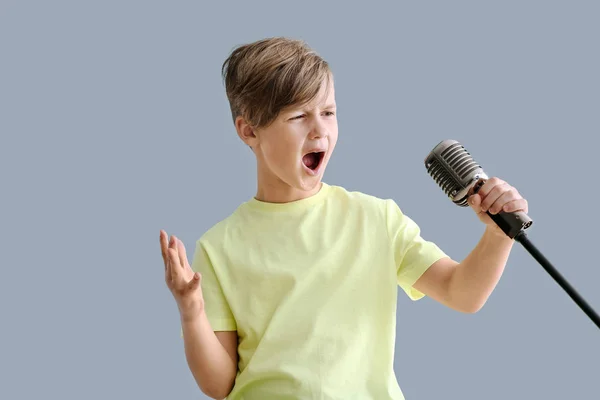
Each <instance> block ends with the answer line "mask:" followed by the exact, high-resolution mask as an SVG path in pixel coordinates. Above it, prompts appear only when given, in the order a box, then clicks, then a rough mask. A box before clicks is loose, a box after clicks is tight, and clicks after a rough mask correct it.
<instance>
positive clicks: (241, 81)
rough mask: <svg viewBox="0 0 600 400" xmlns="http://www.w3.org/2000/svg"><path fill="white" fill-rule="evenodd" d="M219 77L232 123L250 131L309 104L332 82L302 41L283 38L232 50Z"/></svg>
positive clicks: (326, 68) (327, 68) (319, 59)
mask: <svg viewBox="0 0 600 400" xmlns="http://www.w3.org/2000/svg"><path fill="white" fill-rule="evenodd" d="M221 73H222V77H223V81H224V83H225V90H226V93H227V99H228V100H229V106H230V109H231V114H232V117H233V120H234V123H235V120H236V118H237V117H238V116H242V117H243V118H244V119H245V120H246V121H247V122H248V124H250V125H251V126H253V127H254V128H263V127H267V126H268V125H270V124H271V123H272V122H273V121H274V120H275V119H276V118H277V116H278V115H279V113H280V112H281V111H282V110H284V109H285V108H287V107H289V106H292V105H299V104H306V103H309V102H310V101H312V100H313V99H314V98H315V97H316V96H317V95H318V94H319V91H320V90H321V88H322V85H323V83H328V82H329V80H330V79H332V73H331V69H330V66H329V64H328V63H327V61H325V60H324V59H323V58H322V57H320V56H319V55H318V54H317V53H316V52H315V51H314V50H313V49H311V48H310V47H309V46H308V45H307V44H306V43H305V42H304V41H302V40H296V39H289V38H284V37H273V38H267V39H262V40H258V41H255V42H252V43H248V44H244V45H241V46H239V47H237V48H235V49H234V50H233V51H232V52H231V53H230V54H229V56H228V57H227V59H226V60H225V61H224V62H223V66H222V68H221ZM326 87H329V86H328V85H327V86H326Z"/></svg>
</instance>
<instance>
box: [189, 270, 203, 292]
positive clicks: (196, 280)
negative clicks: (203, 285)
mask: <svg viewBox="0 0 600 400" xmlns="http://www.w3.org/2000/svg"><path fill="white" fill-rule="evenodd" d="M201 281H202V276H201V275H200V273H199V272H195V273H194V276H193V277H192V279H191V280H190V282H189V283H188V290H190V291H194V290H196V289H197V288H198V286H200V282H201Z"/></svg>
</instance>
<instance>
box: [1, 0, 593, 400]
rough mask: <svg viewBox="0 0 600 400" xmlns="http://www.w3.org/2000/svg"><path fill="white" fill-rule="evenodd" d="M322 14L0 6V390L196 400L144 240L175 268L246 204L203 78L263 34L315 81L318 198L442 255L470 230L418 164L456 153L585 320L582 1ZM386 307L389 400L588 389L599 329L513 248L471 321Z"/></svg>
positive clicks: (587, 96)
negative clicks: (503, 195)
mask: <svg viewBox="0 0 600 400" xmlns="http://www.w3.org/2000/svg"><path fill="white" fill-rule="evenodd" d="M390 3H391V2H390ZM345 4H346V5H343V6H342V5H341V3H338V4H335V5H334V4H330V3H329V2H300V3H298V2H289V3H285V4H284V3H277V2H271V3H260V2H253V3H252V4H250V3H242V2H240V3H232V2H223V3H221V5H218V6H216V5H211V6H206V5H201V4H200V2H198V1H169V2H167V1H163V2H158V1H95V2H90V1H87V2H83V1H36V2H34V1H16V0H13V1H6V0H4V1H2V2H0V57H1V58H0V61H1V62H0V133H1V134H2V142H1V143H2V145H1V146H0V152H1V153H0V156H1V157H0V163H1V171H2V172H1V178H2V186H1V187H2V196H1V200H0V201H1V203H2V207H1V210H2V218H1V221H2V222H1V226H2V229H1V233H0V235H1V239H2V240H1V241H0V243H1V245H0V246H1V251H2V277H1V278H0V307H1V316H2V319H1V330H0V332H1V333H0V335H1V341H0V381H1V383H0V397H1V398H3V399H11V400H12V399H37V398H50V397H52V398H61V399H107V398H111V399H132V398H136V399H167V398H169V399H175V398H177V399H194V398H203V397H202V396H201V395H200V396H199V390H198V389H197V388H196V386H195V383H194V381H193V379H192V377H191V374H190V373H189V371H188V369H187V365H186V363H185V358H184V354H183V350H182V341H181V339H180V336H179V329H180V328H179V325H178V323H179V320H178V314H177V310H176V306H175V303H174V301H173V300H172V297H171V294H170V293H169V291H168V289H167V288H166V286H165V284H164V281H163V266H162V261H161V257H160V252H159V245H158V233H159V229H161V228H162V229H165V230H166V231H167V232H168V233H174V234H177V235H179V237H180V238H181V239H182V240H183V241H184V243H185V244H186V246H187V248H188V256H190V257H191V254H190V251H189V250H190V249H193V245H194V242H195V240H196V239H197V238H199V237H200V235H202V233H203V232H204V231H205V230H207V229H208V228H209V227H210V226H212V225H213V224H214V223H216V222H217V221H218V220H220V219H222V218H225V217H226V216H227V215H228V214H229V213H230V212H231V211H233V209H234V208H235V207H236V206H237V205H238V204H239V203H240V202H242V201H245V200H247V199H248V198H249V197H251V196H252V195H254V193H255V192H254V191H255V168H254V160H253V156H252V154H251V153H250V151H249V150H248V149H247V148H246V147H245V146H244V145H243V144H242V142H241V141H240V140H239V139H238V138H237V136H236V134H235V131H234V128H233V125H232V123H231V120H230V117H229V109H228V105H227V102H226V98H225V94H224V88H223V85H222V82H221V78H220V75H219V74H220V67H221V63H222V61H223V60H224V58H225V57H226V56H227V54H228V52H229V51H230V50H231V49H232V48H233V47H234V46H236V45H238V44H242V43H246V42H249V41H253V40H256V39H260V38H263V37H267V36H278V35H284V36H290V37H296V38H302V39H305V40H307V41H308V42H309V44H311V45H312V47H314V48H315V49H316V50H317V51H318V52H319V53H321V54H322V55H323V56H324V57H325V58H326V59H328V60H329V61H330V63H331V65H332V67H333V69H334V72H335V74H336V81H337V101H338V106H339V126H340V139H339V144H338V147H337V150H336V153H335V154H334V157H333V160H332V162H331V163H330V166H329V169H328V170H327V172H326V176H325V178H326V179H325V180H326V181H327V182H328V183H330V184H336V185H342V186H345V187H347V188H348V189H351V190H360V191H363V192H367V193H370V194H373V195H376V196H380V197H392V198H394V199H395V200H396V201H397V202H398V203H399V204H400V206H401V207H402V208H403V210H404V211H405V212H406V213H407V214H409V215H410V216H412V217H413V218H414V219H415V220H416V221H417V222H418V223H419V224H420V226H421V227H422V230H423V234H424V235H425V236H426V237H427V238H429V239H431V240H434V241H436V242H437V243H438V244H439V245H440V246H441V247H442V248H444V249H445V250H446V251H447V252H448V253H449V254H450V255H452V256H453V257H454V258H456V259H462V258H463V257H464V256H466V255H467V253H468V252H469V251H470V250H471V249H472V247H473V246H474V245H475V244H476V242H477V240H478V239H479V236H480V234H481V233H482V230H483V227H482V225H481V224H480V223H479V221H478V220H477V219H476V217H475V216H474V215H473V213H472V212H471V211H470V210H468V209H461V208H458V207H456V206H454V205H453V204H452V203H451V202H450V201H449V200H448V199H446V198H445V197H444V195H443V193H442V192H441V191H440V190H439V189H438V188H437V186H435V184H434V183H433V181H432V180H431V179H430V178H429V176H428V175H427V174H426V172H425V170H424V166H423V159H424V157H425V155H426V154H427V153H428V152H429V151H430V149H431V148H432V147H433V146H434V145H435V144H437V143H438V142H439V141H440V140H443V139H446V138H453V139H457V140H459V141H461V142H462V143H463V144H464V145H465V146H466V147H467V149H468V150H470V151H471V153H472V154H473V155H474V157H475V158H476V159H477V160H478V161H479V162H480V163H481V164H482V165H483V166H484V168H485V170H486V171H487V172H488V173H489V174H490V175H498V176H500V177H502V178H504V179H506V180H507V181H509V182H510V183H512V184H513V185H515V186H516V187H517V188H518V189H519V190H520V191H521V192H522V193H523V195H524V196H525V197H526V198H527V199H528V200H529V201H530V215H531V217H532V218H533V219H534V220H535V225H534V227H532V228H531V230H530V237H531V239H532V240H533V241H534V242H535V243H536V244H537V245H538V246H539V248H540V249H541V250H542V251H543V252H544V254H546V255H547V256H548V258H549V259H550V260H551V261H552V262H553V263H555V265H556V266H557V268H558V269H559V270H560V271H561V272H562V273H563V274H564V276H565V277H566V278H567V279H568V280H569V281H570V282H571V283H572V284H573V285H574V286H575V287H576V288H577V289H578V290H579V292H580V293H581V294H582V295H583V296H584V297H585V298H586V299H587V300H588V301H589V303H590V304H591V305H593V306H594V308H595V309H596V310H600V291H598V289H597V287H598V283H597V282H598V279H599V278H600V272H599V271H598V262H597V242H598V233H597V232H598V228H597V226H598V223H599V222H600V221H599V217H598V212H597V209H596V205H597V200H598V193H597V190H596V187H595V184H594V181H595V179H596V177H595V176H594V175H595V173H596V172H597V171H596V170H597V161H596V158H597V156H596V150H597V147H598V145H599V144H600V142H599V139H598V133H599V128H600V121H599V119H598V111H599V106H600V97H599V95H598V93H600V78H599V74H598V71H600V57H599V53H598V48H599V47H598V46H599V45H598V38H599V37H600V36H599V35H600V25H599V24H598V17H599V12H600V7H599V6H598V3H594V2H583V1H569V2H567V1H564V2H555V1H537V2H534V1H503V2H476V1H468V2H467V1H453V2H443V1H439V2H394V4H393V5H391V4H387V3H383V2H381V3H377V2H373V1H370V2H367V3H366V4H365V5H362V3H361V5H360V6H359V5H358V4H359V3H355V5H353V6H351V5H348V3H345ZM398 304H399V318H400V319H399V326H398V339H397V350H398V352H397V354H396V363H395V367H396V372H397V376H398V380H399V382H400V384H401V387H402V389H403V391H404V393H405V394H406V396H407V399H408V400H428V399H442V398H444V399H445V398H449V399H461V400H467V399H478V400H479V399H490V400H492V399H545V400H550V399H557V400H558V399H572V398H577V399H597V398H598V397H599V396H600V388H599V386H598V377H599V374H598V371H599V365H598V364H599V361H598V360H599V359H600V331H599V330H598V329H597V328H596V327H595V326H594V325H593V324H592V323H591V321H590V320H589V319H588V318H587V317H586V316H585V315H584V314H583V313H582V312H581V311H580V309H579V308H578V307H577V306H576V305H575V303H573V302H572V301H571V300H570V298H568V296H567V295H566V293H565V292H564V291H563V290H562V289H560V288H559V287H558V285H556V283H555V282H554V281H553V280H552V279H551V278H550V276H549V275H548V274H547V273H546V272H545V271H544V270H543V269H542V267H541V266H540V265H539V264H537V262H535V261H534V260H533V259H532V258H531V257H530V256H529V255H528V254H527V253H526V252H525V251H524V249H522V248H521V247H519V246H516V247H515V250H514V252H513V254H512V256H511V258H510V261H509V263H508V267H507V269H506V272H505V274H504V276H503V278H502V280H501V282H500V284H499V285H498V287H497V289H496V291H495V292H494V293H493V295H492V296H491V298H490V300H489V302H488V304H487V305H486V306H485V307H484V309H483V310H482V311H481V312H480V313H478V314H476V315H462V314H460V313H457V312H453V311H451V310H449V309H446V308H444V307H443V306H441V305H438V304H437V303H434V302H433V301H432V300H430V299H424V300H423V301H420V302H418V303H412V302H410V301H409V300H408V299H407V298H406V297H405V296H404V295H403V294H402V293H401V295H400V296H399V298H398Z"/></svg>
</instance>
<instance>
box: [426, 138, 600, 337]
mask: <svg viewBox="0 0 600 400" xmlns="http://www.w3.org/2000/svg"><path fill="white" fill-rule="evenodd" d="M425 168H426V170H427V173H428V174H429V175H430V176H431V177H432V178H433V180H434V181H435V182H436V183H437V185H438V186H439V187H440V188H441V189H442V191H443V192H444V193H445V194H446V196H448V197H449V198H450V200H451V201H452V202H453V203H454V204H456V205H458V206H460V207H467V206H468V205H469V204H468V198H469V197H470V196H471V195H473V194H476V193H477V192H478V191H479V189H480V188H481V186H483V184H484V183H485V182H486V181H487V180H488V179H489V177H488V175H487V174H486V173H485V172H484V170H483V168H482V167H481V165H479V164H478V163H477V162H475V160H474V159H473V157H472V156H471V154H470V153H469V152H468V151H467V149H466V148H465V147H464V146H463V145H462V144H460V143H459V142H458V141H456V140H452V139H447V140H443V141H441V142H440V143H438V144H437V145H436V146H435V147H434V148H433V150H431V152H430V153H429V154H428V155H427V157H425ZM487 214H488V215H489V216H490V217H491V219H492V220H493V221H494V222H495V223H496V225H498V227H500V229H502V231H503V232H504V233H505V234H506V235H507V236H508V237H509V238H511V239H514V240H515V241H517V242H519V243H521V244H522V245H523V247H524V248H525V249H526V250H527V251H528V252H529V254H530V255H531V256H532V257H533V258H534V259H535V260H536V261H538V262H539V263H540V265H541V266H542V267H543V268H544V269H545V270H546V272H548V273H549V274H550V276H551V277H552V278H553V279H554V280H555V281H556V282H557V283H558V284H559V286H560V287H562V288H563V290H565V292H567V294H568V295H569V296H570V297H571V299H572V300H573V301H574V302H575V303H576V304H577V305H578V306H579V307H580V308H581V309H582V310H583V312H585V314H586V315H587V316H588V317H589V318H590V319H591V320H592V321H593V322H594V323H595V324H596V326H597V327H598V328H600V316H598V314H597V313H596V312H595V311H594V310H593V309H592V308H591V307H590V305H589V304H588V303H587V302H586V301H585V300H584V299H583V298H582V297H581V295H580V294H579V293H577V291H576V290H575V289H574V288H573V287H572V286H571V285H570V284H569V282H567V281H566V280H565V278H564V277H563V276H562V275H561V274H560V273H559V272H558V271H557V270H556V268H554V266H553V265H552V264H551V263H550V261H548V259H547V258H546V257H545V256H544V255H543V254H542V253H541V252H540V251H539V250H538V249H537V248H536V246H535V245H534V244H533V243H532V242H531V241H530V240H529V238H528V237H527V234H526V232H525V231H526V230H527V229H528V228H529V227H530V226H531V225H532V224H533V220H532V219H531V218H529V216H528V215H527V214H526V213H524V212H522V211H517V212H504V211H501V212H499V213H497V214H490V212H489V211H488V212H487Z"/></svg>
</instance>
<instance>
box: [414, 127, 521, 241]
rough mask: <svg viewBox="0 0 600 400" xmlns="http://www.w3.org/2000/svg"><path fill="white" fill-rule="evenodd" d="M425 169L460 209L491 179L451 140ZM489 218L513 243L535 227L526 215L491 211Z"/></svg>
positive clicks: (441, 145)
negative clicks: (523, 233) (532, 226)
mask: <svg viewBox="0 0 600 400" xmlns="http://www.w3.org/2000/svg"><path fill="white" fill-rule="evenodd" d="M425 168H426V169H427V172H428V173H429V175H430V176H431V177H432V178H433V180H434V181H435V182H436V183H437V184H438V186H440V188H441V189H442V190H443V191H444V193H445V194H446V195H447V196H448V197H449V198H450V200H452V202H454V204H456V205H458V206H460V207H467V206H468V205H469V204H468V198H469V197H470V196H472V195H473V194H475V193H477V192H478V191H479V189H480V188H481V186H483V184H484V183H485V182H486V181H487V180H488V179H489V177H488V175H487V174H486V173H485V172H484V170H483V168H481V165H479V164H478V163H476V162H475V160H474V159H473V157H472V156H471V154H470V153H469V152H468V151H467V150H466V149H465V147H464V146H463V145H461V144H460V143H459V142H457V141H456V140H451V139H448V140H444V141H442V142H440V143H439V144H438V145H437V146H435V147H434V148H433V150H432V151H431V152H430V153H429V154H428V155H427V157H426V158H425ZM487 214H488V215H489V216H490V217H491V218H492V220H493V221H494V222H495V223H496V224H497V225H498V226H499V227H500V229H502V231H503V232H504V233H505V234H506V235H507V236H508V237H510V238H511V239H514V238H515V237H516V236H517V235H518V234H519V233H521V232H523V231H524V230H525V229H527V228H529V227H530V226H531V224H532V223H533V221H532V219H531V218H529V216H528V215H527V214H526V213H524V212H522V211H517V212H510V213H508V212H505V211H500V212H499V213H497V214H491V213H490V212H489V211H488V212H487Z"/></svg>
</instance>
